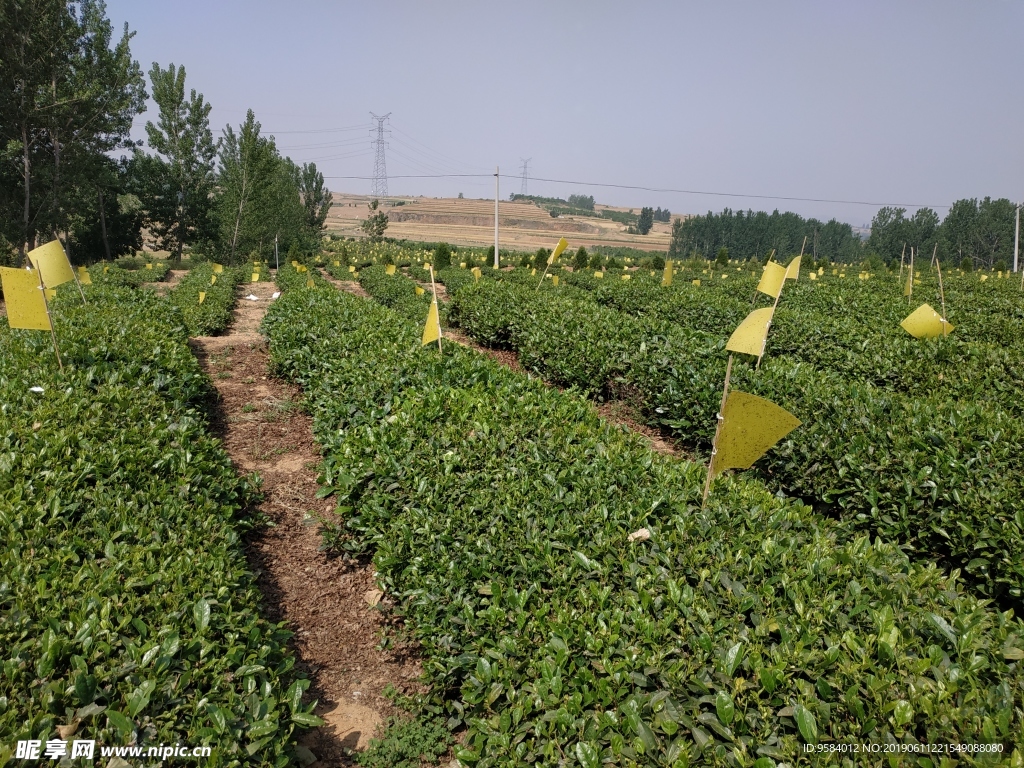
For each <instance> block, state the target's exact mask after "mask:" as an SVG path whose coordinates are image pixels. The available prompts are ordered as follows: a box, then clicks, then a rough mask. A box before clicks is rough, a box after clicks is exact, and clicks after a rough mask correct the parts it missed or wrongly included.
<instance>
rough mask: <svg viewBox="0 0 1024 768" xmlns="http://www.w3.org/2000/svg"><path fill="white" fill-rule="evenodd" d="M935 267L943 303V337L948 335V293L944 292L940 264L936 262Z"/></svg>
mask: <svg viewBox="0 0 1024 768" xmlns="http://www.w3.org/2000/svg"><path fill="white" fill-rule="evenodd" d="M935 267H936V269H938V271H939V300H940V301H942V335H943V336H945V335H946V326H947V325H948V323H947V322H946V292H945V291H944V290H942V267H941V266H939V262H938V261H936V262H935Z"/></svg>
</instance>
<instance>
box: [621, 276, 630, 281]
mask: <svg viewBox="0 0 1024 768" xmlns="http://www.w3.org/2000/svg"><path fill="white" fill-rule="evenodd" d="M631 277H632V275H623V276H622V279H623V280H629V278H631Z"/></svg>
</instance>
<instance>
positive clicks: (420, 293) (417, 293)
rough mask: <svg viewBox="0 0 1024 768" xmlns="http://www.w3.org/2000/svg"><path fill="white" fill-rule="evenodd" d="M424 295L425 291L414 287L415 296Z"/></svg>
mask: <svg viewBox="0 0 1024 768" xmlns="http://www.w3.org/2000/svg"><path fill="white" fill-rule="evenodd" d="M424 293H425V291H424V290H423V289H422V288H420V287H419V286H418V285H417V286H416V295H417V296H422V295H423V294H424Z"/></svg>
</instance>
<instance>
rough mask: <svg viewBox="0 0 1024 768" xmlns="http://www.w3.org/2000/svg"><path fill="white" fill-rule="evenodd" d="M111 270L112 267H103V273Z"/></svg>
mask: <svg viewBox="0 0 1024 768" xmlns="http://www.w3.org/2000/svg"><path fill="white" fill-rule="evenodd" d="M109 271H110V267H108V266H105V267H103V274H104V275H105V274H107V272H109Z"/></svg>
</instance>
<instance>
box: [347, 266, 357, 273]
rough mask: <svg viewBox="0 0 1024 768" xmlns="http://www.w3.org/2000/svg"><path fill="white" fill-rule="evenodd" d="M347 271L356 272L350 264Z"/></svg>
mask: <svg viewBox="0 0 1024 768" xmlns="http://www.w3.org/2000/svg"><path fill="white" fill-rule="evenodd" d="M348 271H349V272H355V271H356V268H355V267H354V266H352V265H351V264H349V265H348Z"/></svg>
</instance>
